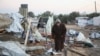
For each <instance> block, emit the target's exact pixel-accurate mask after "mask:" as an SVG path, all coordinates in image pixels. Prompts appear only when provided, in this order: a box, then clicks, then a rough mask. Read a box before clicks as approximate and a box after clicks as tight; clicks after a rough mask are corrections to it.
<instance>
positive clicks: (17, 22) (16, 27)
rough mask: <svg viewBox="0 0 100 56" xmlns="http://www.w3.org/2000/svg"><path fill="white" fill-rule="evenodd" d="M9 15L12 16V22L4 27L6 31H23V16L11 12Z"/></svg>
mask: <svg viewBox="0 0 100 56" xmlns="http://www.w3.org/2000/svg"><path fill="white" fill-rule="evenodd" d="M10 16H11V17H12V19H13V22H12V24H11V25H10V27H8V28H7V29H6V30H7V32H14V33H19V32H21V33H22V32H23V31H24V29H23V27H22V26H21V23H22V20H23V16H22V15H20V14H19V13H13V14H11V15H10Z"/></svg>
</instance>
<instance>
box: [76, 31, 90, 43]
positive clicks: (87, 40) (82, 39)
mask: <svg viewBox="0 0 100 56" xmlns="http://www.w3.org/2000/svg"><path fill="white" fill-rule="evenodd" d="M76 40H77V41H83V42H87V43H91V44H92V42H91V40H90V39H89V38H86V37H85V36H84V34H83V33H81V32H79V34H78V36H77V38H76Z"/></svg>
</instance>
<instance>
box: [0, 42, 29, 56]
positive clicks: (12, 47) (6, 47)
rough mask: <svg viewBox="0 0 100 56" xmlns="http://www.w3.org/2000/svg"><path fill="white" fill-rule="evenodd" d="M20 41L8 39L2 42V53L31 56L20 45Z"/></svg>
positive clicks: (10, 55)
mask: <svg viewBox="0 0 100 56" xmlns="http://www.w3.org/2000/svg"><path fill="white" fill-rule="evenodd" d="M19 45H20V44H19V43H18V42H13V41H7V42H0V47H1V48H2V54H3V55H7V56H29V55H28V54H26V53H25V51H24V50H23V49H22V48H21V46H19Z"/></svg>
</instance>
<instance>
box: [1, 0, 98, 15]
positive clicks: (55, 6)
mask: <svg viewBox="0 0 100 56" xmlns="http://www.w3.org/2000/svg"><path fill="white" fill-rule="evenodd" d="M94 1H95V0H0V13H13V12H18V11H19V7H20V5H21V4H28V11H32V12H34V13H35V14H36V15H38V14H41V13H43V12H45V11H51V12H52V13H54V14H60V13H62V14H68V13H71V12H73V11H77V12H80V13H92V12H94V11H95V8H94ZM96 2H97V11H98V12H100V0H96Z"/></svg>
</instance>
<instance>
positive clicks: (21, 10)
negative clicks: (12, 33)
mask: <svg viewBox="0 0 100 56" xmlns="http://www.w3.org/2000/svg"><path fill="white" fill-rule="evenodd" d="M19 13H20V14H21V15H23V16H24V17H25V18H27V14H28V4H21V7H20V8H19Z"/></svg>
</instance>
